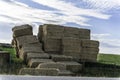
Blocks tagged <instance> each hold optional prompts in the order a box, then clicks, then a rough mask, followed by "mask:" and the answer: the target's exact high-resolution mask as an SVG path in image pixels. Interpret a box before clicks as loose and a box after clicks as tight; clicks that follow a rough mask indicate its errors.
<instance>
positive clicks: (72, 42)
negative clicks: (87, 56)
mask: <svg viewBox="0 0 120 80" xmlns="http://www.w3.org/2000/svg"><path fill="white" fill-rule="evenodd" d="M62 53H63V54H64V55H67V56H72V57H73V58H74V59H79V55H80V53H81V47H80V40H79V39H78V38H73V37H64V38H63V39H62Z"/></svg>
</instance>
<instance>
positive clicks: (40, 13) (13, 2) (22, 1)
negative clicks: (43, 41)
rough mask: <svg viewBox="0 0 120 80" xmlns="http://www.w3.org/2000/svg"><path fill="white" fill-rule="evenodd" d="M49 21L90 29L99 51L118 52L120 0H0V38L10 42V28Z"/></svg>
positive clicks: (35, 30) (119, 45) (35, 31)
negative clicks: (98, 42)
mask: <svg viewBox="0 0 120 80" xmlns="http://www.w3.org/2000/svg"><path fill="white" fill-rule="evenodd" d="M45 23H51V24H60V25H66V26H73V27H79V28H88V29H91V39H93V40H98V41H100V53H111V54H120V35H119V32H120V31H119V30H120V0H0V42H5V43H10V42H11V39H12V31H11V28H12V27H14V26H15V25H21V24H30V25H32V26H33V28H34V34H37V31H38V25H40V24H45Z"/></svg>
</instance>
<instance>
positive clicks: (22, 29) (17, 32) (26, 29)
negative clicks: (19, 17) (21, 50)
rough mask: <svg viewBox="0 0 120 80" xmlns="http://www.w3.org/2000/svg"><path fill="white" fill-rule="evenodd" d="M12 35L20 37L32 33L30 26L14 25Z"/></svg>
mask: <svg viewBox="0 0 120 80" xmlns="http://www.w3.org/2000/svg"><path fill="white" fill-rule="evenodd" d="M12 31H13V36H14V37H20V36H25V35H33V32H32V26H30V25H28V24H25V25H21V26H15V27H13V28H12Z"/></svg>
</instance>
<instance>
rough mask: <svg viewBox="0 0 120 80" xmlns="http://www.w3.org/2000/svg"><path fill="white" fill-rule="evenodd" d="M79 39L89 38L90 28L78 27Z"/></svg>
mask: <svg viewBox="0 0 120 80" xmlns="http://www.w3.org/2000/svg"><path fill="white" fill-rule="evenodd" d="M79 39H88V40H90V30H89V29H82V28H80V29H79Z"/></svg>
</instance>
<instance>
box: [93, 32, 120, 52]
mask: <svg viewBox="0 0 120 80" xmlns="http://www.w3.org/2000/svg"><path fill="white" fill-rule="evenodd" d="M110 36H112V35H111V34H109V33H105V34H92V39H93V40H98V41H99V42H100V53H108V54H120V45H119V44H120V39H114V38H112V39H111V38H109V37H110Z"/></svg>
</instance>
